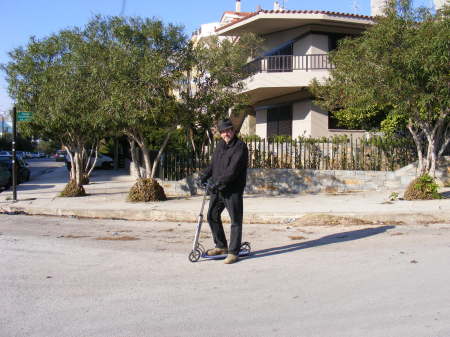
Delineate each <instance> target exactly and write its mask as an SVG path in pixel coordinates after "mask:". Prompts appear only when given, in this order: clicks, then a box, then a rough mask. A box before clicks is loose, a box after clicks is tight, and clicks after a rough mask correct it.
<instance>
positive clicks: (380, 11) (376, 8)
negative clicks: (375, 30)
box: [370, 0, 388, 16]
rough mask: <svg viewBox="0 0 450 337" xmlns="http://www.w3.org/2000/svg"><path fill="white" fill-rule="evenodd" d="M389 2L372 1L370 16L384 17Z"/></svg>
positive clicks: (383, 0) (382, 0) (381, 0)
mask: <svg viewBox="0 0 450 337" xmlns="http://www.w3.org/2000/svg"><path fill="white" fill-rule="evenodd" d="M387 3H388V0H370V14H371V15H372V16H381V15H384V10H385V8H386V7H387Z"/></svg>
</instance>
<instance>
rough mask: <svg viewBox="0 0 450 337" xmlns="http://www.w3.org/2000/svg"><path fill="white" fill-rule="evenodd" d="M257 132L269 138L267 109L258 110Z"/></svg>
mask: <svg viewBox="0 0 450 337" xmlns="http://www.w3.org/2000/svg"><path fill="white" fill-rule="evenodd" d="M256 134H257V135H258V136H260V137H261V138H267V109H257V110H256Z"/></svg>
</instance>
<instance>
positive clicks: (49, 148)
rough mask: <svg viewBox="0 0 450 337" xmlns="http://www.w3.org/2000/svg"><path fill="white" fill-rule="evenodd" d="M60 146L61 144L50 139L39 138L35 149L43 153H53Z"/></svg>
mask: <svg viewBox="0 0 450 337" xmlns="http://www.w3.org/2000/svg"><path fill="white" fill-rule="evenodd" d="M60 148H61V144H59V143H58V142H55V141H52V140H40V141H39V142H38V143H37V146H36V150H37V151H39V152H44V153H45V154H52V153H55V152H56V150H58V149H60Z"/></svg>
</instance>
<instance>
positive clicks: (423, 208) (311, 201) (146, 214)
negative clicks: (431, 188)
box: [0, 167, 450, 224]
mask: <svg viewBox="0 0 450 337" xmlns="http://www.w3.org/2000/svg"><path fill="white" fill-rule="evenodd" d="M66 183H67V170H66V169H65V168H64V167H60V168H57V169H55V170H54V171H53V172H52V173H48V174H44V175H42V176H40V177H38V178H37V179H36V180H32V181H30V182H29V183H24V184H21V185H19V186H18V188H17V195H18V201H17V202H16V203H13V202H12V192H11V191H5V192H3V193H1V194H0V212H3V213H11V212H12V213H17V212H23V213H26V214H33V215H55V216H77V217H88V218H104V219H126V220H145V221H174V222H196V221H197V217H198V213H199V209H200V206H201V201H202V197H201V196H194V197H188V198H169V200H168V201H164V202H151V203H129V202H126V197H127V193H128V190H129V189H130V187H131V186H132V185H133V183H134V179H133V178H131V177H130V176H128V175H127V173H126V172H124V171H103V170H96V171H94V174H93V176H92V177H91V184H89V185H87V186H85V190H86V193H88V194H89V195H88V196H86V197H80V198H60V197H58V194H59V192H60V191H61V190H62V189H63V188H64V186H65V184H66ZM443 191H444V192H445V193H446V195H448V194H449V192H450V188H446V189H444V190H443ZM391 192H392V191H382V192H377V191H373V192H358V193H351V194H337V195H331V194H315V195H314V194H303V195H285V196H262V195H245V196H244V223H285V224H289V223H292V222H295V221H298V220H299V219H302V218H303V219H305V218H304V217H305V216H307V217H311V216H312V217H314V216H318V217H320V216H323V215H326V216H346V217H352V218H357V219H365V220H368V221H371V222H385V221H403V222H406V223H409V222H419V223H433V222H447V223H450V199H442V200H430V201H403V200H398V201H394V202H389V201H388V198H389V195H390V193H391ZM396 192H400V195H402V194H403V191H396ZM204 214H205V216H206V208H205V212H204ZM227 216H228V214H227V212H226V211H225V212H224V218H225V219H226V220H225V221H228V218H227ZM325 218H326V217H325ZM328 218H329V217H328ZM328 218H327V219H328Z"/></svg>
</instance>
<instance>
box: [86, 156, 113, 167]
mask: <svg viewBox="0 0 450 337" xmlns="http://www.w3.org/2000/svg"><path fill="white" fill-rule="evenodd" d="M91 160H94V158H92V159H91ZM113 166H114V160H113V159H112V158H111V157H108V156H105V155H104V154H99V155H98V157H97V162H96V163H95V168H103V169H110V168H113Z"/></svg>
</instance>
